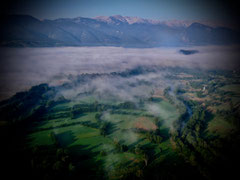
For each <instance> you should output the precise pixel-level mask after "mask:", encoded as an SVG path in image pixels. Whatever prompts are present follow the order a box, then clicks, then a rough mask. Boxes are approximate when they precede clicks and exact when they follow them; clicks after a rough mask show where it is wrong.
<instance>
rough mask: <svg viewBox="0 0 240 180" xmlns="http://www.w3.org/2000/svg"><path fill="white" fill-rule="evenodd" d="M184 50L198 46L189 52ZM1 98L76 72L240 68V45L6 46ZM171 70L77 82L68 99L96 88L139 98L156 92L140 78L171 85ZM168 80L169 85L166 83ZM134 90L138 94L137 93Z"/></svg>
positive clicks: (69, 78)
mask: <svg viewBox="0 0 240 180" xmlns="http://www.w3.org/2000/svg"><path fill="white" fill-rule="evenodd" d="M179 49H187V50H191V49H193V50H197V51H198V53H196V54H192V55H184V54H181V53H179ZM0 57H1V60H0V68H1V71H0V73H1V76H0V99H6V98H8V97H10V96H12V95H14V94H15V93H16V92H18V91H23V90H27V89H28V88H30V87H31V86H33V85H37V84H40V83H49V84H50V85H61V84H63V83H66V82H69V81H72V79H74V77H75V76H77V75H80V74H84V73H88V74H96V73H99V74H104V73H111V72H123V71H126V70H129V69H134V68H136V67H139V66H142V67H145V66H147V67H149V66H150V67H152V68H154V67H184V68H197V69H203V70H205V69H236V68H239V60H238V57H239V47H236V46H231V47H226V46H202V47H181V48H149V49H134V48H120V47H61V48H2V49H1V50H0ZM166 73H167V72H166V71H165V72H162V71H155V72H150V73H147V74H141V75H139V76H134V77H131V78H123V77H117V76H114V77H109V76H107V77H105V76H100V77H98V78H94V79H92V80H91V81H89V83H85V84H81V85H79V86H78V85H76V86H74V87H73V88H72V89H68V90H66V91H64V92H63V94H64V95H65V96H66V97H67V98H72V97H73V96H75V95H78V94H81V93H84V92H87V91H91V90H94V92H96V94H97V93H99V94H100V95H104V93H105V95H106V92H109V93H110V94H112V96H113V97H114V96H116V97H117V98H120V99H123V100H124V99H128V100H133V99H134V97H135V96H144V95H146V94H149V93H150V92H151V88H149V86H148V85H147V84H146V83H145V84H144V83H142V85H141V86H139V85H138V86H137V87H136V86H134V83H136V82H137V81H142V82H145V81H150V82H154V85H155V86H166V81H165V79H164V76H165V74H166ZM164 83H165V84H164ZM133 94H134V95H133Z"/></svg>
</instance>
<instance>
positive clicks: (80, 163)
mask: <svg viewBox="0 0 240 180" xmlns="http://www.w3.org/2000/svg"><path fill="white" fill-rule="evenodd" d="M98 146H99V145H97V146H93V147H89V146H88V145H75V146H71V147H69V148H68V151H69V153H70V154H71V157H72V160H73V164H74V165H75V166H76V171H75V172H76V177H81V178H85V177H87V178H88V179H105V178H104V171H103V163H104V162H103V161H102V160H97V159H96V157H97V156H98V155H99V153H100V152H94V151H93V149H95V148H97V147H98Z"/></svg>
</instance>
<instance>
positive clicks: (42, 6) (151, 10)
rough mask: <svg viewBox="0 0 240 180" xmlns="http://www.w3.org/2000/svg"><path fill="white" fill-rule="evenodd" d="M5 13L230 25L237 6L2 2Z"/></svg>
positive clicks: (206, 0)
mask: <svg viewBox="0 0 240 180" xmlns="http://www.w3.org/2000/svg"><path fill="white" fill-rule="evenodd" d="M6 2H7V1H6ZM233 7H236V11H235V10H234V8H233ZM4 12H5V13H11V14H28V15H32V16H34V17H36V18H39V19H57V18H72V17H79V16H82V17H96V16H110V15H116V14H119V15H123V16H138V17H142V18H149V19H159V20H172V19H177V20H211V21H215V20H221V21H229V20H232V19H233V16H234V13H236V12H237V6H236V5H235V4H234V3H230V1H221V0H41V1H37V0H10V1H8V3H3V2H2V5H1V13H4Z"/></svg>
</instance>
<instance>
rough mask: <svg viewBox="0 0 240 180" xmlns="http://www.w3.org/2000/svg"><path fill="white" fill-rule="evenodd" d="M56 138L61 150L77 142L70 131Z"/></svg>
mask: <svg viewBox="0 0 240 180" xmlns="http://www.w3.org/2000/svg"><path fill="white" fill-rule="evenodd" d="M56 138H57V141H58V143H59V144H60V146H61V147H63V148H66V147H67V146H69V145H70V144H72V143H74V142H75V141H76V140H77V139H76V137H75V136H74V134H73V132H72V131H65V132H63V133H60V134H57V135H56Z"/></svg>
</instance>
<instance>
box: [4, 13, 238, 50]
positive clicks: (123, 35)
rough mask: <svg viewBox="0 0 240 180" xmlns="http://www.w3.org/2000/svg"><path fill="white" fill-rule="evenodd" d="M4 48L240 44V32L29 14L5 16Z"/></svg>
mask: <svg viewBox="0 0 240 180" xmlns="http://www.w3.org/2000/svg"><path fill="white" fill-rule="evenodd" d="M0 21H1V29H0V45H1V46H11V47H55V46H122V47H161V46H188V45H226V44H238V43H240V39H239V32H237V31H235V30H232V29H230V28H226V27H211V26H208V25H204V24H201V23H199V22H193V23H191V22H190V21H189V22H187V21H177V20H175V21H159V20H151V19H143V18H139V17H129V16H121V15H115V16H98V17H95V18H84V17H76V18H59V19H55V20H38V19H36V18H34V17H32V16H29V15H10V16H5V17H1V19H0Z"/></svg>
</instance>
